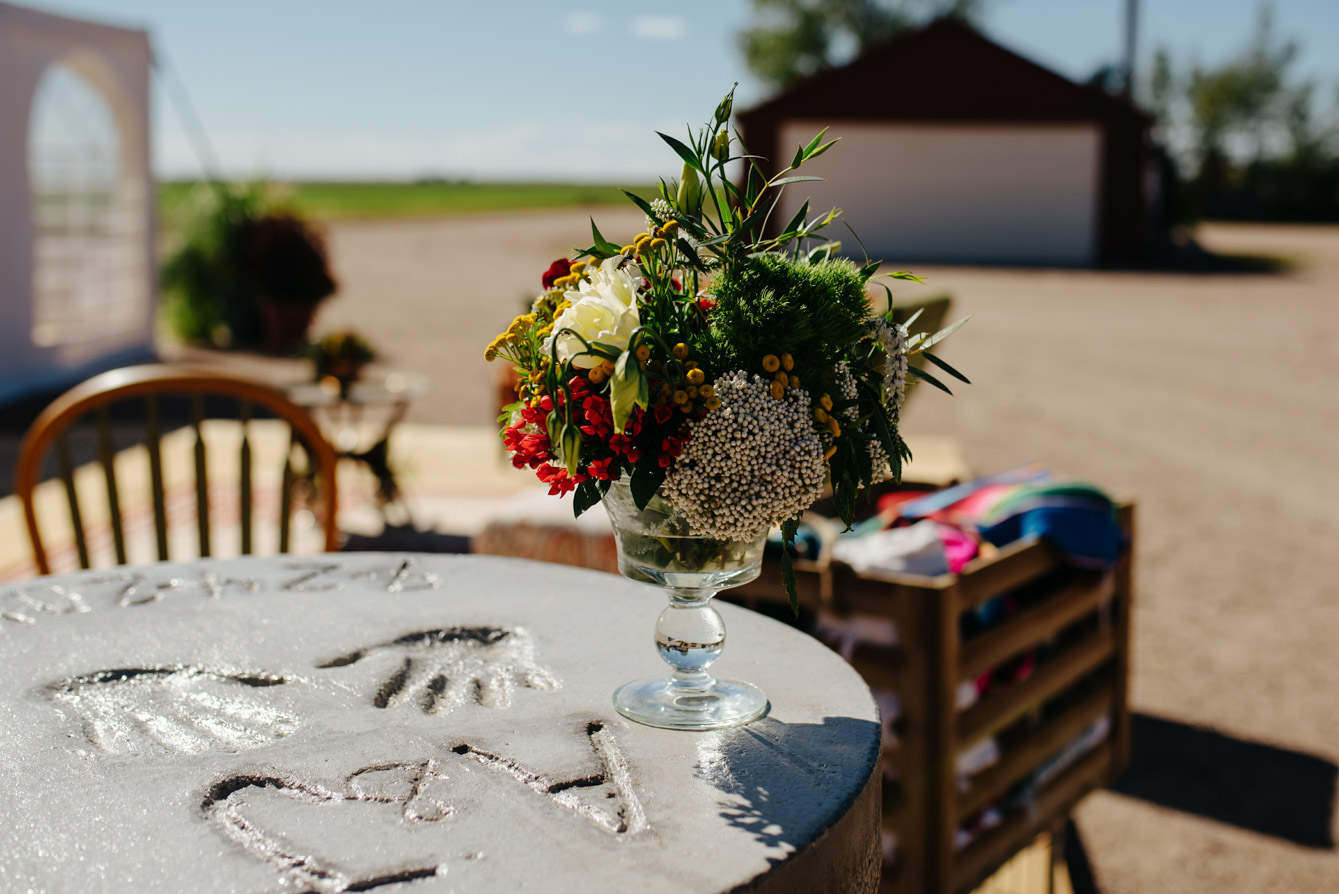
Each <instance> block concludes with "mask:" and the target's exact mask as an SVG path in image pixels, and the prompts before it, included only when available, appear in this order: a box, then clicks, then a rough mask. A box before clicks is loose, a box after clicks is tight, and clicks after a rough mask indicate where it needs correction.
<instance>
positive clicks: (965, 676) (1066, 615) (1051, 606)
mask: <svg viewBox="0 0 1339 894" xmlns="http://www.w3.org/2000/svg"><path fill="white" fill-rule="evenodd" d="M1115 592H1116V578H1115V575H1114V574H1104V575H1102V576H1100V577H1098V578H1097V579H1096V580H1092V579H1088V580H1081V581H1077V582H1075V583H1073V584H1070V585H1069V586H1066V587H1064V588H1063V589H1061V590H1060V591H1059V592H1057V593H1055V594H1054V595H1052V596H1051V598H1049V599H1047V600H1046V601H1045V602H1043V603H1040V604H1038V605H1036V606H1033V607H1032V608H1029V609H1027V610H1026V611H1024V612H1022V613H1021V614H1019V615H1017V616H1015V617H1013V618H1010V619H1009V620H1007V621H1005V622H1004V623H1003V624H1001V625H1000V626H999V627H997V628H996V629H994V630H991V631H990V632H988V633H984V634H982V635H980V636H978V637H976V638H975V639H973V640H971V641H969V642H968V643H967V644H966V645H965V646H963V649H962V662H961V664H960V665H959V671H958V673H959V679H962V680H975V679H976V678H977V677H979V676H981V675H982V674H984V673H985V672H986V671H988V670H990V669H991V668H993V667H998V666H999V665H1000V664H1002V663H1003V662H1005V661H1007V660H1008V659H1010V658H1012V657H1013V656H1015V655H1017V654H1018V653H1020V652H1022V651H1024V650H1025V649H1029V648H1031V647H1033V646H1036V645H1037V644H1039V643H1041V642H1043V641H1044V640H1047V639H1049V638H1051V637H1052V636H1054V635H1055V634H1057V633H1059V632H1060V631H1061V630H1064V629H1065V628H1066V627H1068V626H1069V625H1070V624H1072V623H1074V622H1075V621H1077V620H1078V619H1079V618H1082V617H1083V616H1084V615H1086V614H1088V613H1089V612H1092V611H1095V610H1096V609H1097V608H1098V607H1099V606H1100V605H1101V604H1102V603H1104V602H1106V601H1107V600H1108V599H1110V598H1111V597H1112V596H1113V595H1114V594H1115Z"/></svg>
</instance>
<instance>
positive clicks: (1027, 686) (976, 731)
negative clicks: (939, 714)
mask: <svg viewBox="0 0 1339 894" xmlns="http://www.w3.org/2000/svg"><path fill="white" fill-rule="evenodd" d="M1115 648H1116V640H1115V637H1114V635H1113V634H1112V633H1111V631H1109V630H1106V631H1103V632H1101V633H1098V634H1097V635H1095V636H1091V637H1085V638H1083V639H1082V640H1077V641H1075V642H1074V643H1073V644H1072V645H1071V646H1070V647H1069V648H1068V649H1066V650H1065V652H1064V653H1062V654H1061V655H1058V656H1056V657H1054V658H1051V659H1050V660H1048V661H1047V662H1046V663H1045V664H1042V665H1041V666H1040V667H1039V668H1038V669H1037V672H1036V673H1034V674H1033V675H1032V676H1031V677H1029V678H1028V679H1026V680H1024V681H1023V682H1022V683H1019V684H1017V685H1015V686H1014V687H1013V688H1011V689H1006V690H1005V691H1003V692H1000V693H998V694H995V695H989V696H986V697H985V698H984V699H982V700H981V701H979V702H977V703H976V704H975V705H972V707H970V708H968V709H967V710H966V711H964V712H962V714H960V715H959V716H958V739H959V743H960V744H962V745H970V744H971V743H973V742H975V741H976V740H977V739H980V738H981V737H982V736H987V735H989V734H990V733H993V732H995V731H996V730H998V729H1000V728H1002V727H1004V726H1007V725H1008V724H1009V723H1012V722H1013V721H1014V720H1016V719H1017V718H1018V717H1020V716H1022V715H1023V714H1024V713H1025V712H1027V711H1028V710H1029V709H1031V708H1032V707H1033V706H1034V705H1035V704H1037V703H1038V702H1040V701H1043V700H1045V699H1048V698H1050V697H1051V696H1053V695H1055V694H1057V693H1058V692H1060V691H1061V690H1063V689H1065V688H1066V687H1068V686H1070V685H1072V684H1073V683H1075V682H1076V681H1077V680H1078V679H1079V678H1080V677H1082V676H1083V675H1084V674H1086V673H1088V672H1089V671H1091V670H1094V669H1095V668H1097V667H1098V665H1100V664H1102V663H1103V662H1105V661H1106V660H1108V659H1109V658H1111V656H1112V655H1113V653H1114V652H1115Z"/></svg>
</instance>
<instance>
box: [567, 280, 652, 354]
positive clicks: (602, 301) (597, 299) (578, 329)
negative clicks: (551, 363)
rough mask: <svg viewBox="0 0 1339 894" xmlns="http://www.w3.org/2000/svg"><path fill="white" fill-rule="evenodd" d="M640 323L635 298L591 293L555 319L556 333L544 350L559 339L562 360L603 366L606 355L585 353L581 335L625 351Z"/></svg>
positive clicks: (593, 341)
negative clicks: (626, 300)
mask: <svg viewBox="0 0 1339 894" xmlns="http://www.w3.org/2000/svg"><path fill="white" fill-rule="evenodd" d="M569 294H572V293H569ZM639 325H641V320H640V318H639V317H638V316H637V303H636V302H635V301H634V302H633V303H632V304H631V305H626V304H624V303H623V302H622V301H620V300H619V299H618V298H617V297H615V296H614V295H608V294H599V293H593V292H592V293H587V294H585V295H582V296H581V297H580V298H578V299H577V300H575V301H573V302H572V306H571V307H569V308H567V310H565V311H563V312H562V313H561V314H559V315H558V318H557V319H556V320H554V321H553V334H552V335H550V336H549V338H548V339H547V340H546V341H545V342H544V351H545V353H548V352H550V351H552V350H553V345H554V342H555V339H556V341H557V345H558V359H559V360H564V361H566V360H570V361H572V365H573V366H575V367H578V368H580V369H590V368H591V367H593V366H599V365H600V363H602V362H603V358H601V357H597V356H595V355H593V354H583V352H584V351H585V350H586V345H584V344H582V342H581V338H584V339H585V340H586V342H588V343H590V344H594V343H595V342H600V343H601V344H604V345H608V346H610V347H613V348H617V349H618V350H620V351H621V350H623V349H624V348H626V347H627V346H628V339H630V338H632V333H633V330H635V329H636V328H637V327H638V326H639ZM572 333H576V335H573V334H572ZM577 335H580V336H581V338H577V337H576V336H577Z"/></svg>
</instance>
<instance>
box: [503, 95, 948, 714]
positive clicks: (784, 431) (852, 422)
mask: <svg viewBox="0 0 1339 894" xmlns="http://www.w3.org/2000/svg"><path fill="white" fill-rule="evenodd" d="M732 102H733V90H732V91H731V92H730V94H727V95H726V97H725V98H724V99H723V100H722V101H721V103H720V104H719V106H718V107H717V109H716V112H715V114H714V115H713V116H712V119H711V121H709V122H708V123H707V124H706V125H705V126H703V127H702V128H701V129H698V130H694V129H691V128H690V129H689V131H688V134H687V140H686V141H681V140H678V139H676V138H674V137H671V136H669V135H667V134H660V137H661V139H663V140H664V141H665V142H666V143H667V144H668V145H669V146H670V147H671V148H672V149H673V150H674V151H675V152H676V153H677V154H678V156H679V158H680V160H681V162H682V167H681V170H680V174H679V178H678V180H677V181H675V180H670V181H665V180H662V181H661V184H660V190H659V195H658V196H656V197H655V198H653V199H650V200H647V199H644V198H642V197H639V196H636V195H633V194H632V193H627V195H628V197H629V198H630V199H631V200H632V201H633V202H634V203H636V205H637V206H638V207H639V208H641V210H642V211H643V212H644V213H645V215H646V224H645V230H644V232H642V233H640V234H638V235H636V236H635V237H634V238H633V239H631V240H630V241H629V242H628V243H627V244H618V243H614V242H610V241H608V240H607V239H606V238H605V237H604V236H603V235H602V234H601V233H600V230H599V228H598V227H597V226H596V224H595V222H594V221H593V220H592V221H591V235H592V240H593V242H592V244H591V245H590V246H589V247H587V248H584V249H581V250H579V251H577V252H576V253H575V258H576V259H575V260H573V261H568V260H566V259H562V260H559V261H556V262H554V264H553V265H552V266H551V267H550V268H549V269H548V271H547V272H546V273H545V274H544V276H543V285H544V289H545V291H544V292H543V293H542V294H541V295H539V297H538V298H536V299H535V302H534V304H533V306H532V308H531V310H530V312H529V313H526V314H523V315H521V316H519V317H517V318H516V319H515V320H514V321H513V322H512V324H511V326H510V327H508V329H507V331H506V332H504V333H502V334H501V335H499V336H498V337H497V338H496V339H495V340H494V341H493V342H492V344H490V345H489V346H488V348H487V350H486V352H485V356H486V357H487V359H489V360H493V359H495V358H498V357H501V358H504V359H506V360H508V361H510V362H511V363H513V364H514V365H515V368H516V371H517V374H518V376H519V379H520V380H519V383H518V385H517V398H518V399H517V401H516V403H514V404H512V405H511V406H509V407H507V408H506V410H505V411H504V413H503V415H502V417H501V418H500V421H501V422H502V424H503V427H502V438H503V441H504V443H505V445H506V448H507V450H508V451H510V452H511V454H512V462H513V464H514V465H515V466H516V467H517V468H526V467H528V468H530V469H533V470H534V471H535V473H536V474H537V475H538V476H539V478H540V479H541V480H543V481H544V482H546V483H547V484H548V485H549V491H550V493H552V494H557V495H563V494H567V493H572V494H573V509H574V511H575V512H576V514H577V515H580V514H581V513H582V512H584V511H585V510H587V509H589V508H591V507H592V506H594V505H595V504H596V503H598V502H601V501H602V500H603V501H604V502H605V505H606V509H607V510H608V512H609V514H610V518H611V521H612V522H613V525H614V530H615V533H616V535H617V538H618V545H619V565H620V570H621V571H622V572H623V573H624V574H625V575H627V576H629V577H632V578H634V579H637V580H643V581H647V582H650V583H655V584H658V585H660V586H662V587H665V588H666V589H667V590H669V592H670V597H671V601H670V607H669V608H667V609H666V610H665V612H664V613H662V615H661V619H660V621H659V622H658V624H657V633H656V640H657V644H658V646H659V648H660V650H661V655H662V657H663V658H664V659H665V660H666V661H667V662H669V663H670V664H671V666H673V667H674V668H675V675H674V676H673V677H671V678H668V679H662V680H653V681H640V682H639V683H635V684H628V686H625V687H623V689H621V690H619V693H618V694H616V696H615V704H616V705H617V706H618V707H619V710H620V711H622V712H623V713H624V714H625V715H627V716H629V717H632V718H633V719H636V720H641V721H642V722H646V723H653V724H655V725H659V726H675V727H683V728H695V729H700V728H707V727H710V726H719V725H726V724H728V723H738V722H743V721H744V720H748V719H752V717H756V716H759V715H760V714H761V712H762V711H763V710H765V708H766V699H765V697H762V696H761V693H758V692H757V690H753V691H754V692H755V693H756V695H755V696H749V697H747V698H744V699H742V701H741V699H740V698H739V696H738V693H728V692H722V691H720V690H719V689H717V688H713V687H720V686H721V685H722V684H726V683H727V682H728V681H719V680H714V679H713V678H711V677H710V676H709V675H707V674H706V665H707V664H710V662H711V661H712V660H714V659H715V657H716V656H717V655H718V654H719V652H720V649H721V647H722V646H723V643H724V627H723V625H721V623H720V618H719V615H718V614H717V613H716V612H715V609H712V608H710V606H708V605H707V604H706V603H707V600H709V599H710V598H711V596H712V595H714V594H715V592H717V591H718V590H719V589H721V588H723V587H728V586H734V585H738V584H742V583H745V582H747V581H749V580H752V579H753V578H754V577H756V576H757V574H758V569H759V567H760V564H761V558H762V547H763V543H764V541H765V538H766V536H767V533H768V531H769V530H771V529H772V528H773V527H774V526H777V525H779V526H780V528H781V533H782V538H783V540H784V542H785V545H786V548H785V549H784V550H783V551H782V574H783V577H784V579H785V583H786V587H787V590H788V592H789V593H790V596H791V603H792V607H795V605H796V597H795V578H794V571H793V568H792V563H791V549H790V547H791V545H792V544H793V542H794V537H795V534H796V528H797V525H798V522H799V517H800V514H801V513H802V512H803V511H804V510H805V509H807V508H808V507H809V506H810V505H811V504H812V503H813V502H814V501H815V500H816V499H818V498H819V497H820V496H821V495H822V494H823V492H824V488H825V486H830V487H831V489H832V493H833V496H834V500H835V503H836V507H837V511H838V513H839V514H840V515H841V517H842V519H843V521H845V522H847V523H849V522H850V521H851V519H852V515H853V513H854V511H855V502H856V497H857V494H858V492H859V491H860V490H861V488H864V487H868V486H869V485H871V484H873V483H875V482H878V481H882V480H885V479H889V478H892V479H897V478H898V477H899V476H900V473H901V468H902V464H903V462H904V461H906V460H907V459H909V458H910V454H909V452H908V450H907V447H906V445H905V443H904V442H903V441H902V439H901V437H900V436H899V434H898V420H899V414H900V412H901V407H902V402H903V398H904V395H905V389H906V386H907V384H908V381H909V378H908V377H912V378H918V379H920V380H922V381H926V382H929V383H931V384H932V385H935V386H937V387H939V388H942V389H943V390H945V391H948V388H947V387H946V386H945V385H944V384H943V383H942V382H940V381H939V380H938V379H937V378H935V376H934V375H932V374H931V373H929V372H925V371H922V370H919V369H916V368H914V367H911V366H909V364H908V357H909V356H910V355H912V354H914V353H920V354H922V355H923V356H924V358H925V359H926V360H927V361H928V362H929V363H930V364H932V365H933V366H935V367H937V368H938V369H939V370H942V371H943V372H944V373H946V374H947V375H949V376H952V377H954V378H958V379H961V380H962V381H966V379H965V378H963V377H962V376H961V375H960V374H959V373H958V372H957V371H956V370H954V369H953V368H952V367H951V366H949V365H948V364H947V363H945V362H944V361H943V360H941V359H939V358H938V357H936V356H935V355H933V354H931V353H929V351H928V349H929V348H930V347H932V346H933V345H934V344H936V343H937V342H939V341H940V340H941V339H943V338H944V337H946V336H947V335H948V334H949V333H950V332H952V331H953V330H954V329H956V328H957V326H958V325H961V323H959V324H955V325H954V326H950V327H949V328H947V329H944V330H942V331H940V332H936V333H933V334H928V333H920V334H915V335H913V334H911V333H910V332H909V329H908V326H909V325H911V324H913V323H914V318H913V319H912V320H909V321H908V324H907V325H899V324H897V323H894V322H893V321H892V319H891V316H881V315H878V314H875V313H874V312H873V311H872V306H871V301H870V299H869V298H868V297H867V295H866V292H867V290H868V289H869V287H870V284H871V283H872V282H873V283H874V284H875V285H876V286H880V285H881V286H882V287H883V288H884V290H885V291H886V292H888V299H889V300H888V306H889V308H891V292H890V291H888V287H887V285H886V284H885V283H882V282H879V281H878V280H880V279H881V278H891V279H903V280H916V279H917V278H916V277H915V276H913V275H912V274H910V273H906V272H893V273H879V266H880V263H879V262H878V261H866V262H865V263H864V264H857V263H854V262H852V261H850V260H846V259H844V258H842V257H840V256H839V253H840V251H841V244H840V243H839V242H836V241H832V240H828V239H826V238H824V237H823V236H822V235H821V232H822V231H823V229H824V228H825V227H827V226H829V225H830V224H832V222H833V221H835V220H836V219H837V217H838V215H839V214H840V212H839V211H838V210H836V209H834V210H832V211H829V212H826V213H823V214H819V215H817V216H814V217H812V218H811V217H810V213H809V204H808V202H805V203H804V204H803V205H802V206H801V207H800V208H799V210H798V211H797V212H796V213H795V215H794V216H793V217H792V218H791V219H790V220H789V221H787V222H786V223H785V224H784V225H780V226H777V225H774V224H775V222H774V221H773V220H772V214H773V212H774V211H775V210H776V207H777V204H778V200H779V197H780V193H781V190H782V189H783V188H784V187H785V186H786V185H787V184H791V183H796V182H798V181H805V180H815V179H818V178H814V177H806V176H802V175H798V174H796V173H795V171H796V169H798V168H800V167H801V166H802V165H803V164H804V163H805V162H807V161H809V160H810V159H813V158H816V157H818V156H819V155H822V154H823V153H824V152H826V151H828V149H829V148H831V147H832V145H833V144H834V143H835V142H836V141H835V140H833V141H826V142H825V141H824V136H825V134H826V129H825V130H824V131H823V132H820V133H819V134H818V135H817V136H816V137H814V139H813V140H812V141H811V142H810V143H809V144H808V145H806V146H800V147H798V149H797V151H796V153H795V155H794V158H793V159H792V161H791V163H790V165H789V166H787V167H786V168H785V169H783V170H780V171H778V172H777V173H775V174H771V175H768V174H767V173H765V172H764V170H763V168H762V167H761V166H760V164H759V161H760V160H759V159H757V158H756V157H754V156H750V155H748V153H747V152H746V151H745V150H744V148H743V147H742V145H741V143H740V141H739V138H738V136H737V135H736V136H732V135H731V133H730V129H729V122H730V114H731V105H732ZM732 164H734V165H738V166H740V167H742V169H743V176H742V177H740V178H739V179H738V180H737V181H736V180H732V179H731V178H730V177H729V176H727V173H726V172H727V167H729V166H731V165H732ZM625 192H626V191H625ZM917 281H919V280H917ZM730 685H736V686H741V687H747V684H730ZM638 686H640V687H641V689H639V690H638V691H637V692H636V693H630V691H629V687H638ZM748 688H750V689H751V688H752V687H748ZM760 698H761V701H760V702H759V699H760ZM633 702H637V704H633ZM750 712H752V713H751V714H750ZM721 717H726V718H727V719H726V720H725V721H724V722H720V721H721Z"/></svg>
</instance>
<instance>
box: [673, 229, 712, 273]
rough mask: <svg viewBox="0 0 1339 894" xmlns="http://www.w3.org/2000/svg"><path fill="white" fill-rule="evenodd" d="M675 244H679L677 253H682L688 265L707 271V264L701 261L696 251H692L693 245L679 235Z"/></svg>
mask: <svg viewBox="0 0 1339 894" xmlns="http://www.w3.org/2000/svg"><path fill="white" fill-rule="evenodd" d="M677 244H678V246H679V254H681V255H683V257H684V260H686V261H687V262H688V264H689V266H692V267H696V268H697V269H698V270H701V271H702V272H703V273H705V272H706V271H707V266H706V265H705V264H703V263H702V259H701V258H699V257H698V256H697V252H695V251H693V246H691V245H689V244H688V240H686V239H684V238H683V237H679V241H678V243H677Z"/></svg>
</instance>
